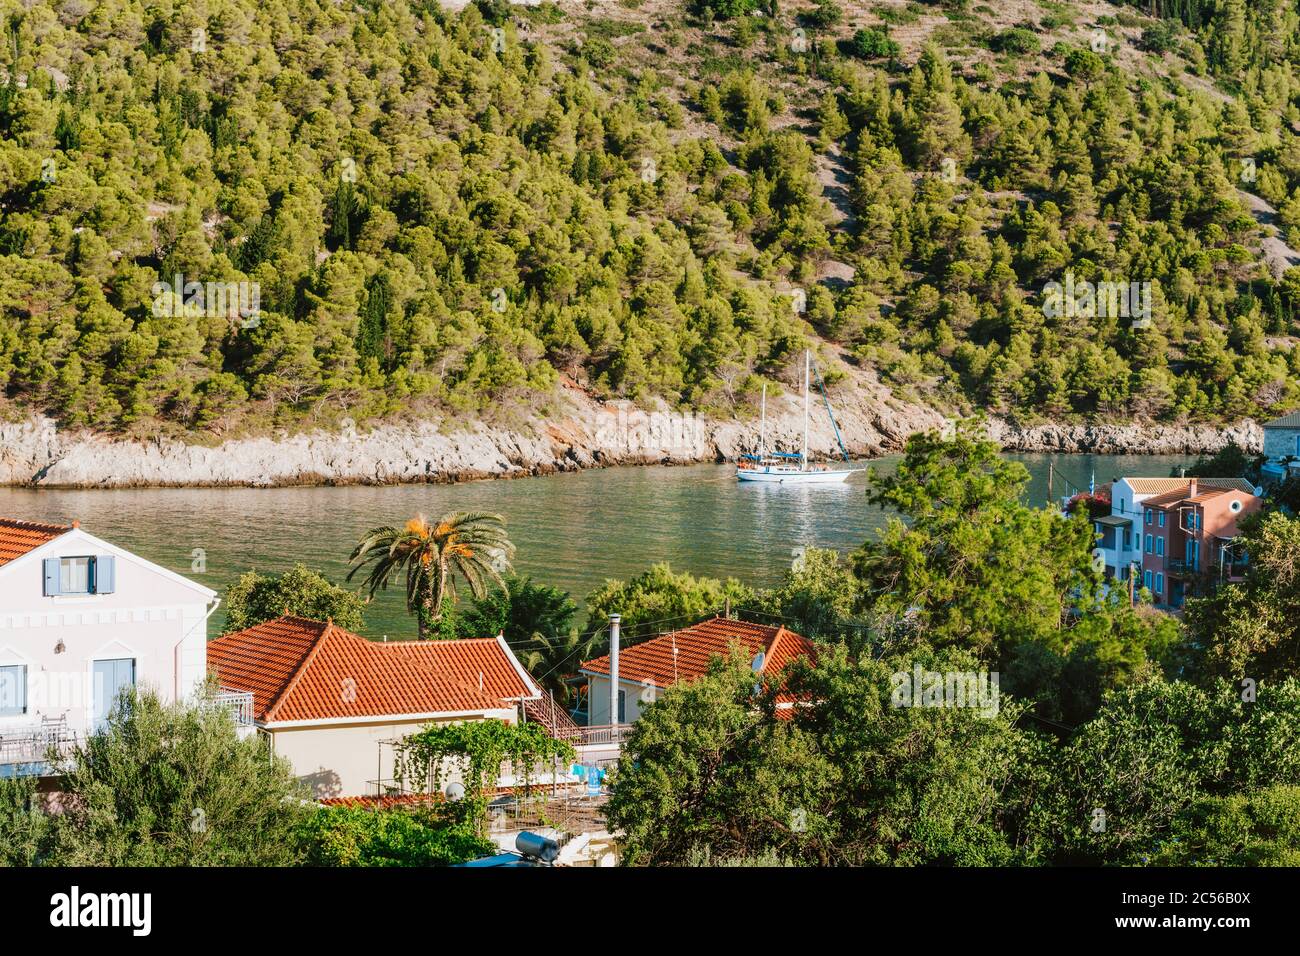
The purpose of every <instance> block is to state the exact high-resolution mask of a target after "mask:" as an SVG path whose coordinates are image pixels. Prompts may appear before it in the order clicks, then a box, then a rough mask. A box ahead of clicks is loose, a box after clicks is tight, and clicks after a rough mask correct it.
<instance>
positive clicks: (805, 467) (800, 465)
mask: <svg viewBox="0 0 1300 956" xmlns="http://www.w3.org/2000/svg"><path fill="white" fill-rule="evenodd" d="M811 370H812V352H811V350H805V351H804V353H803V447H802V448H800V449H799V453H798V454H797V455H796V454H790V453H786V452H779V451H769V450H768V449H767V386H766V385H764V386H763V405H762V409H763V410H762V416H761V418H760V419H759V426H758V428H759V431H758V450H757V452H756V453H755V454H753V455H742V456H741V459H740V461H739V462H738V463H737V464H736V480H737V481H765V482H771V483H774V484H782V485H787V484H788V485H794V484H799V485H830V484H837V483H839V482H842V481H844V480H845V479H846V478H848V477H849V475H851V474H853V472H854V469H852V468H839V469H835V468H827V467H825V466H824V465H813V464H811V463H810V462H809V460H808V401H809V399H808V395H809V391H808V389H809V379H810V377H811ZM817 383H818V387H819V388H820V389H821V393H822V399H823V401H825V403H826V414H827V415H828V416H829V417H830V420H831V427H832V428H834V429H835V440H836V441H837V442H839V445H840V452H841V454H843V455H844V460H845V461H848V460H849V453H848V451H847V450H846V449H845V447H844V439H843V438H841V437H840V427H839V425H837V424H835V413H834V412H832V411H831V402H830V398H828V397H827V395H826V386H825V384H824V383H823V382H822V381H821V374H820V373H818V375H817Z"/></svg>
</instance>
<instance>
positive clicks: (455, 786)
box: [443, 782, 465, 802]
mask: <svg viewBox="0 0 1300 956" xmlns="http://www.w3.org/2000/svg"><path fill="white" fill-rule="evenodd" d="M443 792H444V793H445V794H446V795H447V799H448V800H451V801H452V802H455V801H457V800H463V799H465V785H464V784H463V783H456V782H452V783H449V784H447V789H446V790H444V791H443Z"/></svg>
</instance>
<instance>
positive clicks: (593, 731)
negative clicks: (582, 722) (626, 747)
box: [573, 724, 632, 747]
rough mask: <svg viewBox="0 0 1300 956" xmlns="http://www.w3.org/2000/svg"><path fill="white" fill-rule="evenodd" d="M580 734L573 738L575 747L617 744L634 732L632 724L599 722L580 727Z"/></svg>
mask: <svg viewBox="0 0 1300 956" xmlns="http://www.w3.org/2000/svg"><path fill="white" fill-rule="evenodd" d="M578 730H579V731H580V736H578V737H577V738H576V739H574V740H573V745H574V746H575V747H584V746H587V747H590V746H597V745H599V746H605V745H617V744H621V743H623V741H624V740H626V739H627V736H628V734H630V733H631V732H632V725H631V724H597V725H596V726H594V727H579V728H578Z"/></svg>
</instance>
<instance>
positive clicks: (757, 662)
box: [749, 651, 767, 674]
mask: <svg viewBox="0 0 1300 956" xmlns="http://www.w3.org/2000/svg"><path fill="white" fill-rule="evenodd" d="M766 660H767V656H766V655H765V654H764V653H763V652H762V651H759V652H758V653H757V654H756V655H755V656H754V660H753V662H752V663H751V664H750V665H749V667H750V670H752V671H753V672H754V673H755V674H757V673H758V672H759V671H761V670H762V669H763V664H764V662H765V661H766Z"/></svg>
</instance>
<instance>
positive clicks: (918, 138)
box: [0, 0, 1300, 440]
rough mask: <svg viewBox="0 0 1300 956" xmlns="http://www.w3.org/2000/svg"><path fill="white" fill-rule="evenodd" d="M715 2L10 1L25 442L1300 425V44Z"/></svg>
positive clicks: (12, 376)
mask: <svg viewBox="0 0 1300 956" xmlns="http://www.w3.org/2000/svg"><path fill="white" fill-rule="evenodd" d="M708 2H709V3H710V4H712V6H709V5H693V4H691V3H682V2H678V0H622V2H620V3H618V4H613V3H610V4H604V3H602V4H595V3H588V4H569V3H564V4H562V5H561V6H558V7H557V6H555V5H553V4H549V3H548V4H543V5H541V6H538V7H510V6H508V5H507V4H505V3H503V2H500V0H494V2H490V0H481V2H479V3H478V5H472V6H469V7H467V8H466V9H464V10H462V11H459V12H456V11H444V10H442V9H441V8H440V7H439V6H438V4H437V3H436V2H431V0H430V2H414V0H395V2H385V3H379V2H377V0H372V2H367V3H350V2H340V3H335V2H327V0H322V2H313V0H270V2H260V3H255V2H252V0H208V2H198V3H179V2H176V3H173V2H169V0H106V2H102V3H94V2H92V0H62V2H54V3H37V4H34V5H28V4H24V3H21V2H19V0H0V24H3V27H4V37H3V43H0V80H3V81H4V82H5V85H4V86H3V87H0V386H2V391H0V396H2V397H0V412H3V415H4V417H8V418H17V417H20V416H24V415H27V414H29V413H30V412H31V411H34V410H35V411H41V412H44V413H46V414H49V415H52V416H53V417H55V418H56V419H57V420H58V421H59V422H60V423H61V424H63V425H65V426H89V427H92V428H95V429H99V430H103V431H107V432H127V433H131V434H137V435H154V434H159V433H171V434H184V435H188V436H191V437H193V438H196V439H198V440H206V439H211V438H215V437H221V436H228V435H233V434H241V433H249V432H259V431H266V430H268V429H270V428H272V427H288V428H297V427H304V426H311V425H324V426H326V427H330V426H335V425H337V424H338V423H339V422H340V421H343V420H344V419H351V420H353V421H355V422H357V423H367V422H374V421H379V420H383V419H391V418H395V417H401V416H411V415H422V414H427V413H442V414H452V415H456V416H463V417H472V416H481V417H487V418H494V419H500V418H503V417H504V418H507V419H509V418H510V417H511V416H519V415H521V414H522V413H527V412H536V413H540V414H545V413H546V411H547V410H548V408H549V407H550V406H551V404H552V399H553V396H554V395H555V394H556V393H557V389H558V388H559V387H560V383H561V380H562V379H567V380H569V381H570V382H571V383H574V384H576V386H578V387H580V388H584V389H586V390H588V391H589V392H590V393H592V394H594V395H596V396H598V397H624V398H632V399H638V400H641V399H648V398H650V397H654V396H658V397H662V398H664V399H666V400H667V401H668V402H669V403H671V404H673V405H679V406H683V407H690V408H694V409H698V410H702V411H705V412H708V413H711V414H715V415H721V416H730V415H738V416H742V417H746V416H749V415H752V414H753V413H754V411H755V406H756V398H757V395H758V392H759V389H760V385H761V383H762V381H763V380H764V379H767V380H769V381H780V380H782V379H788V376H789V375H790V373H791V364H792V363H791V360H792V358H793V356H794V355H795V354H796V353H797V352H798V351H799V350H800V349H802V348H803V347H804V345H805V343H806V342H808V341H812V342H813V343H814V344H816V345H817V346H818V347H819V348H820V349H822V351H823V353H824V354H825V355H826V356H828V357H831V356H838V357H840V358H842V359H843V360H845V361H848V362H852V363H857V364H859V365H860V366H862V367H863V368H865V369H867V370H869V371H871V372H873V373H874V374H876V375H878V376H879V378H880V379H881V380H882V381H883V382H885V383H886V384H888V385H889V386H891V387H892V388H893V390H894V391H895V393H896V394H897V395H899V396H900V397H902V398H904V399H907V400H911V401H917V402H925V403H929V404H932V405H935V406H936V407H939V408H941V409H943V410H945V411H950V412H967V411H970V410H972V409H974V408H985V409H988V410H991V411H993V412H996V413H1000V414H1005V415H1011V416H1013V417H1016V418H1019V419H1021V420H1027V421H1029V420H1035V419H1053V420H1095V421H1121V420H1132V419H1152V420H1161V421H1185V420H1194V421H1218V420H1225V419H1237V418H1240V417H1242V416H1244V415H1253V416H1268V415H1270V414H1276V413H1277V412H1279V411H1280V410H1283V409H1287V408H1289V407H1292V406H1294V405H1295V404H1296V403H1297V402H1300V351H1298V350H1296V349H1295V348H1294V345H1295V343H1296V341H1297V337H1300V321H1298V320H1297V309H1296V304H1297V298H1298V297H1300V271H1297V270H1292V271H1289V272H1288V271H1286V270H1287V269H1288V267H1289V266H1290V263H1289V262H1288V258H1289V257H1290V256H1291V255H1292V253H1291V251H1290V250H1291V248H1292V247H1295V246H1300V191H1297V189H1298V187H1300V133H1297V130H1298V129H1300V104H1298V103H1297V94H1300V14H1298V13H1297V9H1296V4H1295V3H1284V2H1281V0H1259V2H1255V3H1252V4H1250V5H1247V4H1246V3H1245V2H1244V0H1169V2H1163V0H1155V2H1141V3H1133V4H1130V5H1125V6H1116V5H1111V4H1105V3H1063V2H1048V0H1039V2H1029V0H1009V2H1005V3H990V4H988V5H984V4H973V3H967V2H963V0H945V2H943V3H916V2H878V3H839V2H836V0H824V2H822V3H820V4H818V5H816V6H809V5H806V4H795V5H789V6H787V5H784V4H781V5H779V6H778V3H777V0H768V2H764V3H761V4H758V3H755V2H753V0H708ZM1152 13H1154V14H1157V15H1164V16H1168V17H1169V18H1170V19H1163V20H1162V19H1156V18H1155V17H1153V16H1151V14H1152ZM1297 262H1300V258H1298V259H1297ZM1085 282H1089V283H1103V282H1104V283H1112V284H1113V286H1112V287H1111V288H1113V289H1122V290H1128V289H1130V288H1132V289H1133V291H1134V295H1133V296H1132V299H1131V301H1130V300H1129V299H1128V298H1127V297H1124V298H1122V301H1123V303H1124V304H1126V305H1127V304H1131V305H1132V308H1131V309H1126V310H1124V311H1125V313H1126V314H1123V315H1115V314H1097V313H1099V312H1104V311H1107V310H1105V309H1099V308H1097V306H1096V303H1095V300H1094V299H1093V298H1092V297H1089V299H1088V300H1087V301H1082V300H1081V301H1079V302H1078V307H1074V308H1072V307H1071V303H1068V302H1065V301H1064V300H1063V299H1062V298H1061V296H1060V295H1058V294H1057V293H1056V292H1055V291H1054V290H1056V289H1057V288H1058V286H1055V285H1052V283H1058V284H1060V285H1061V286H1064V287H1065V288H1066V289H1075V290H1077V289H1078V288H1081V287H1083V284H1084V283H1085ZM186 283H197V284H199V285H201V286H202V287H203V288H204V290H205V298H204V302H203V303H202V304H201V305H199V304H197V303H195V302H191V303H190V304H189V305H188V306H186V305H184V300H185V299H186V293H185V290H184V286H185V284H186ZM160 284H161V285H160ZM241 284H242V285H241ZM164 286H165V287H166V288H167V289H173V290H177V291H180V292H181V296H180V301H174V298H175V297H174V295H173V292H163V291H162V290H163V288H164ZM214 289H215V290H216V291H215V292H214ZM241 294H242V296H243V304H244V306H245V307H244V308H243V310H242V312H241V309H240V297H241ZM189 298H190V299H193V298H194V297H193V296H192V295H190V296H189ZM214 298H218V299H220V300H221V301H219V302H214V301H213V300H214ZM1099 298H1100V299H1103V300H1104V299H1105V298H1106V297H1105V295H1102V296H1100V297H1099ZM1090 303H1091V304H1090ZM1111 304H1114V300H1113V298H1112V301H1111ZM1148 305H1149V308H1148V307H1147V306H1148ZM253 306H256V309H254V308H253ZM832 364H833V361H832ZM842 387H843V386H842Z"/></svg>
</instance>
